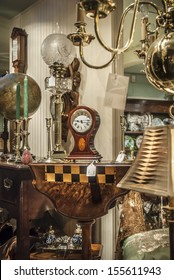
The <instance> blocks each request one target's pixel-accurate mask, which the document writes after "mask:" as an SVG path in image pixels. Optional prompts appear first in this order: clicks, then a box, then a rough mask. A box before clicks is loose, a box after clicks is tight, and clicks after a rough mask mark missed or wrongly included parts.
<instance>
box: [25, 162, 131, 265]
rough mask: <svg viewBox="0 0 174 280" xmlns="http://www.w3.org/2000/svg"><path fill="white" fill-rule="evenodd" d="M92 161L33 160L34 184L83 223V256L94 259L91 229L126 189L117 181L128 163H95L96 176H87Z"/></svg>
mask: <svg viewBox="0 0 174 280" xmlns="http://www.w3.org/2000/svg"><path fill="white" fill-rule="evenodd" d="M88 165H89V163H63V164H62V163H58V164H57V163H56V164H42V163H36V164H31V165H30V167H31V169H32V171H33V177H34V178H35V180H33V184H34V185H35V187H36V189H37V190H38V191H40V192H41V193H43V194H45V195H47V196H48V197H49V198H50V199H51V200H52V202H53V203H54V205H55V208H56V210H57V211H58V212H59V213H61V214H62V215H65V216H67V217H69V218H74V219H76V220H77V221H78V224H80V225H81V227H82V259H86V260H87V259H91V243H92V240H91V229H92V225H93V224H94V222H95V219H96V218H100V217H102V216H104V215H106V214H107V213H108V210H109V208H111V207H113V206H114V205H115V204H114V202H115V201H116V199H117V198H118V197H119V196H122V195H123V194H125V193H126V192H127V190H122V189H119V188H117V183H118V182H119V181H120V179H121V178H122V177H123V176H124V175H125V173H126V172H127V170H128V169H129V166H130V165H129V164H116V163H110V162H103V163H102V162H100V163H95V166H96V176H92V177H91V176H90V177H88V176H86V172H87V167H88Z"/></svg>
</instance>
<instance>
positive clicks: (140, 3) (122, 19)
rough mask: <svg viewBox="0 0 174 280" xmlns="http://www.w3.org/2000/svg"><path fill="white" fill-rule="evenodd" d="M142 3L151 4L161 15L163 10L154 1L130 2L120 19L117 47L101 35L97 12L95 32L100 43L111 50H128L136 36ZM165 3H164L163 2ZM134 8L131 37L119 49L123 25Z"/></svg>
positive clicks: (119, 51)
mask: <svg viewBox="0 0 174 280" xmlns="http://www.w3.org/2000/svg"><path fill="white" fill-rule="evenodd" d="M162 1H164V0H162ZM142 4H145V5H147V4H148V5H151V6H152V7H153V8H154V9H155V10H156V12H157V14H158V15H161V11H160V10H159V9H158V7H157V5H156V4H154V3H153V2H150V1H139V0H137V1H136V2H135V3H132V4H130V5H129V6H128V7H127V8H126V9H125V10H124V11H123V14H122V16H121V20H120V24H119V29H118V36H117V41H116V47H115V48H111V47H109V46H107V45H106V44H105V43H104V41H103V40H102V38H101V35H100V30H99V15H98V13H96V15H95V17H94V29H95V34H96V37H97V39H98V41H99V43H100V44H101V45H102V46H103V47H104V48H105V49H106V50H107V51H109V52H112V53H113V52H114V53H122V52H124V51H126V50H127V49H128V48H129V47H130V45H131V43H132V40H133V36H134V31H135V24H136V14H137V11H138V7H139V5H142ZM163 4H164V3H163ZM132 8H134V14H133V21H132V25H131V30H130V37H129V39H128V41H127V42H126V44H125V46H123V47H122V48H120V49H119V45H120V41H121V36H122V31H123V27H124V21H125V18H126V16H127V14H128V12H129V11H130V10H131V9H132Z"/></svg>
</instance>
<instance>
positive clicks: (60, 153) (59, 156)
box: [51, 150, 67, 160]
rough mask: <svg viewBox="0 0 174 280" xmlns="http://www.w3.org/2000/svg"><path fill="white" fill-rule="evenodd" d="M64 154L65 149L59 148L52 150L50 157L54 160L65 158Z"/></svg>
mask: <svg viewBox="0 0 174 280" xmlns="http://www.w3.org/2000/svg"><path fill="white" fill-rule="evenodd" d="M66 156H67V154H66V151H65V150H60V151H53V153H52V156H51V158H52V159H53V160H55V159H62V158H65V157H66Z"/></svg>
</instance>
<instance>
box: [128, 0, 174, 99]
mask: <svg viewBox="0 0 174 280" xmlns="http://www.w3.org/2000/svg"><path fill="white" fill-rule="evenodd" d="M132 2H133V1H132V0H124V1H123V8H126V7H127V6H128V5H130V4H131V3H132ZM153 3H156V4H157V5H158V6H159V5H160V1H159V0H154V1H153ZM144 16H148V18H149V22H153V23H155V17H156V15H155V13H154V9H153V8H152V7H150V5H149V6H147V5H141V6H140V9H139V13H138V16H137V23H136V30H135V35H134V41H133V43H132V45H131V47H130V48H129V49H128V51H127V52H125V53H124V56H123V57H124V73H125V75H126V76H129V77H130V80H129V89H128V96H127V97H128V98H137V99H144V98H145V99H154V100H156V99H157V100H172V96H171V95H167V94H166V93H165V92H162V91H160V90H157V89H156V88H155V87H154V86H152V85H151V84H150V83H149V82H148V80H147V78H146V75H145V74H144V72H143V70H144V65H143V62H144V60H143V59H140V58H138V56H137V54H136V53H135V51H136V50H139V49H141V43H140V40H141V38H142V28H141V27H140V26H141V18H142V17H144ZM131 18H132V13H131V12H130V13H129V15H128V18H127V20H126V27H125V28H124V41H127V40H126V39H127V38H128V33H127V32H128V30H129V27H130V19H131ZM149 28H151V29H153V28H154V25H153V24H152V25H151V26H149Z"/></svg>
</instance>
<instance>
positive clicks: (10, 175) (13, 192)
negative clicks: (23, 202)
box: [0, 170, 20, 204]
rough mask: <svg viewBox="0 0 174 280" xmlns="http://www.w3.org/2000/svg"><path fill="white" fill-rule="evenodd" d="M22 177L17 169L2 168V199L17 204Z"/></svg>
mask: <svg viewBox="0 0 174 280" xmlns="http://www.w3.org/2000/svg"><path fill="white" fill-rule="evenodd" d="M19 186H20V178H18V176H17V174H16V172H15V171H12V170H10V172H8V170H0V200H1V201H7V202H10V203H12V204H17V198H18V195H19Z"/></svg>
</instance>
